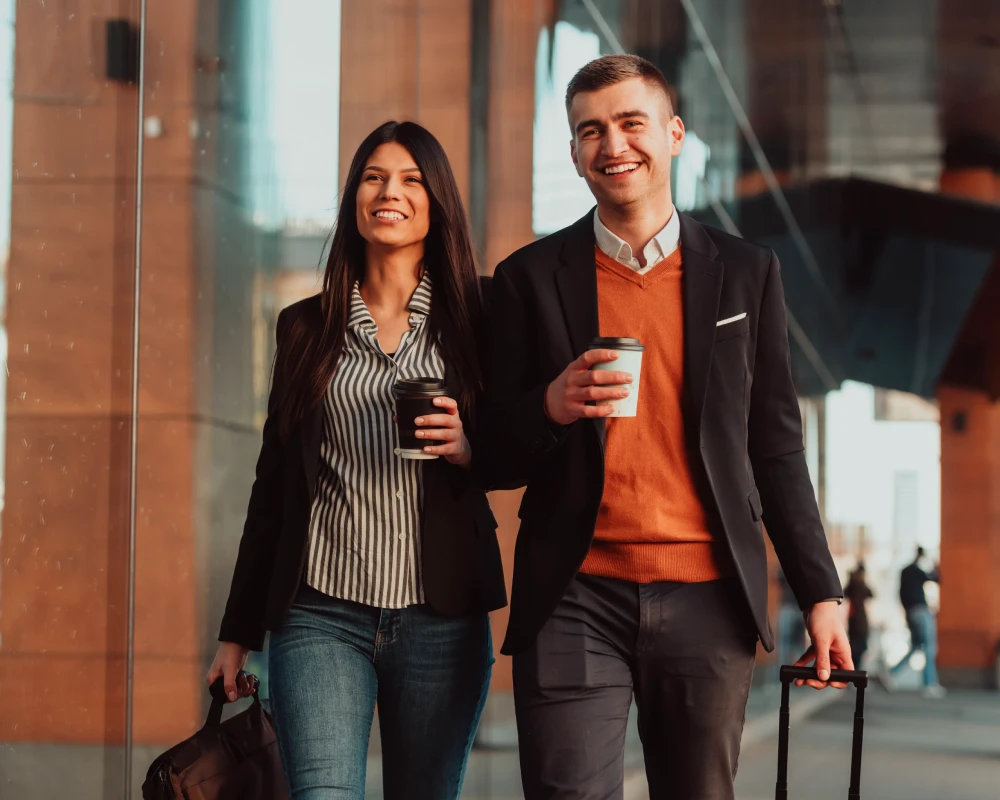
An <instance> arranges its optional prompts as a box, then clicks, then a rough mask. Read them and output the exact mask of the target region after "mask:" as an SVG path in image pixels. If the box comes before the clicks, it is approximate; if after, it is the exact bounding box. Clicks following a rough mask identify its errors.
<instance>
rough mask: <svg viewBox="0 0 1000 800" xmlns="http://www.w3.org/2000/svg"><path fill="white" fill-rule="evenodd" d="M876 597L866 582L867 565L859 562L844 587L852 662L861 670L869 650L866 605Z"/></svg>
mask: <svg viewBox="0 0 1000 800" xmlns="http://www.w3.org/2000/svg"><path fill="white" fill-rule="evenodd" d="M872 597H874V595H873V594H872V590H871V587H869V586H868V583H867V581H866V580H865V563H864V562H863V561H858V565H857V567H856V568H855V569H854V570H853V571H852V572H851V574H850V576H849V577H848V579H847V585H846V586H845V587H844V598H845V599H846V600H847V603H848V606H847V638H848V639H849V640H850V642H851V660H852V661H853V662H854V666H855V667H857V668H858V669H861V663H862V659H863V658H864V655H865V653H866V652H867V650H868V632H869V627H868V609H867V608H866V607H865V603H866V602H867V601H868V600H870V599H871V598H872Z"/></svg>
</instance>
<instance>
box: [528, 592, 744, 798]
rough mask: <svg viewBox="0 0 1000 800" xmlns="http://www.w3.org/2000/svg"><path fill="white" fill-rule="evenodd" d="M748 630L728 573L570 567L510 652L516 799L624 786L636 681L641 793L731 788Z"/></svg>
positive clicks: (609, 793) (605, 792)
mask: <svg viewBox="0 0 1000 800" xmlns="http://www.w3.org/2000/svg"><path fill="white" fill-rule="evenodd" d="M756 641H757V640H756V634H755V629H754V626H753V624H752V622H751V620H750V617H749V611H748V610H747V605H746V601H745V600H744V599H743V596H742V592H741V591H740V588H739V584H738V583H737V581H736V580H735V579H724V580H718V581H710V582H707V583H692V584H681V583H670V582H663V583H652V584H635V583H631V582H628V581H620V580H615V579H612V578H597V577H594V576H589V575H579V576H577V577H576V578H575V579H574V580H573V582H572V583H571V584H570V586H569V588H568V589H567V590H566V594H565V595H564V596H563V598H562V600H561V601H560V602H559V605H558V606H557V607H556V609H555V611H554V612H553V614H552V616H551V617H550V618H549V620H548V621H547V622H546V623H545V625H544V627H543V628H542V630H541V631H540V632H539V634H538V638H537V640H536V642H535V644H534V646H532V647H531V648H530V649H528V650H525V651H523V652H521V653H518V654H517V655H515V656H514V665H513V667H514V703H515V707H516V712H517V731H518V741H519V748H520V759H521V779H522V783H523V785H524V796H525V800H616V799H620V798H622V796H623V783H624V750H625V731H626V724H627V720H628V712H629V707H630V705H631V703H632V695H633V693H634V694H635V700H636V705H637V707H638V711H639V733H640V736H641V738H642V748H643V756H644V760H645V765H646V778H647V780H648V782H649V796H650V800H731V798H732V797H733V779H734V778H735V776H736V764H737V760H738V758H739V752H740V737H741V735H742V732H743V719H744V714H745V712H746V702H747V694H748V693H749V690H750V680H751V678H752V677H753V665H754V655H755V652H756Z"/></svg>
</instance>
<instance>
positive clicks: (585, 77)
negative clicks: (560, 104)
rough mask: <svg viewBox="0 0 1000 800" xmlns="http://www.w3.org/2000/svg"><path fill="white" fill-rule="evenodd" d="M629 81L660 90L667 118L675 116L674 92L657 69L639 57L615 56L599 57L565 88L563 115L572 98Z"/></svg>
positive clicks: (579, 72) (583, 68) (582, 68)
mask: <svg viewBox="0 0 1000 800" xmlns="http://www.w3.org/2000/svg"><path fill="white" fill-rule="evenodd" d="M630 78H642V79H643V80H644V81H646V83H648V84H650V85H652V86H657V87H659V88H660V89H662V90H663V94H664V95H666V98H667V107H668V108H669V110H670V115H671V116H673V113H674V90H673V87H671V85H670V84H669V83H667V79H666V78H664V77H663V73H662V72H660V68H659V67H657V66H656V64H654V63H653V62H652V61H647V60H646V59H645V58H643V57H642V56H633V55H614V56H601V57H600V58H595V59H594V60H593V61H591V62H589V63H587V64H584V65H583V66H582V67H580V69H579V70H578V71H577V73H576V75H574V76H573V79H572V80H571V81H570V82H569V86H567V87H566V113H567V114H569V109H570V106H572V105H573V98H574V97H576V96H577V95H578V94H580V93H581V92H596V91H597V90H598V89H604V88H605V87H608V86H614V85H615V84H616V83H621V82H622V81H627V80H629V79H630Z"/></svg>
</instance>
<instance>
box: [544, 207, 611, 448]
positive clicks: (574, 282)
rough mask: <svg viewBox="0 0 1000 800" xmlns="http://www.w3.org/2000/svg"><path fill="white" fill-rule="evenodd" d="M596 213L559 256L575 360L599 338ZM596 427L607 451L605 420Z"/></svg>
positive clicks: (569, 236) (559, 283)
mask: <svg viewBox="0 0 1000 800" xmlns="http://www.w3.org/2000/svg"><path fill="white" fill-rule="evenodd" d="M595 244H596V242H595V239H594V211H593V210H591V211H588V212H587V214H586V215H584V216H583V217H581V218H580V219H579V220H577V221H576V222H575V223H573V225H571V226H570V228H569V229H568V230H567V232H566V239H565V240H564V242H563V247H562V250H561V251H560V254H559V260H560V262H561V264H560V266H559V268H558V269H557V270H556V273H555V281H556V288H557V289H558V291H559V302H560V304H561V305H562V311H563V316H564V317H565V319H566V328H567V330H568V331H569V340H570V343H571V344H572V345H573V357H574V358H577V357H579V356H580V354H581V353H583V351H584V350H586V349H587V345H589V344H590V342H591V340H593V339H594V338H595V337H597V336H598V335H599V330H600V321H599V319H598V315H597V265H596V263H595V261H594V246H595ZM594 427H595V429H596V431H597V436H598V438H599V439H600V442H601V448H602V450H603V448H604V432H605V424H604V419H603V418H602V419H594Z"/></svg>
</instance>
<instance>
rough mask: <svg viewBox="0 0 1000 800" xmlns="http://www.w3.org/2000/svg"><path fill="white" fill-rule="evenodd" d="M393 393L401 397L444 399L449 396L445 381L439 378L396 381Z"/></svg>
mask: <svg viewBox="0 0 1000 800" xmlns="http://www.w3.org/2000/svg"><path fill="white" fill-rule="evenodd" d="M392 391H393V393H394V394H395V395H396V396H397V397H399V396H401V395H406V396H408V397H443V396H444V395H446V394H448V390H447V389H446V388H445V385H444V381H443V380H440V379H439V378H408V379H405V380H398V381H396V385H395V386H393V387H392Z"/></svg>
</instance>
